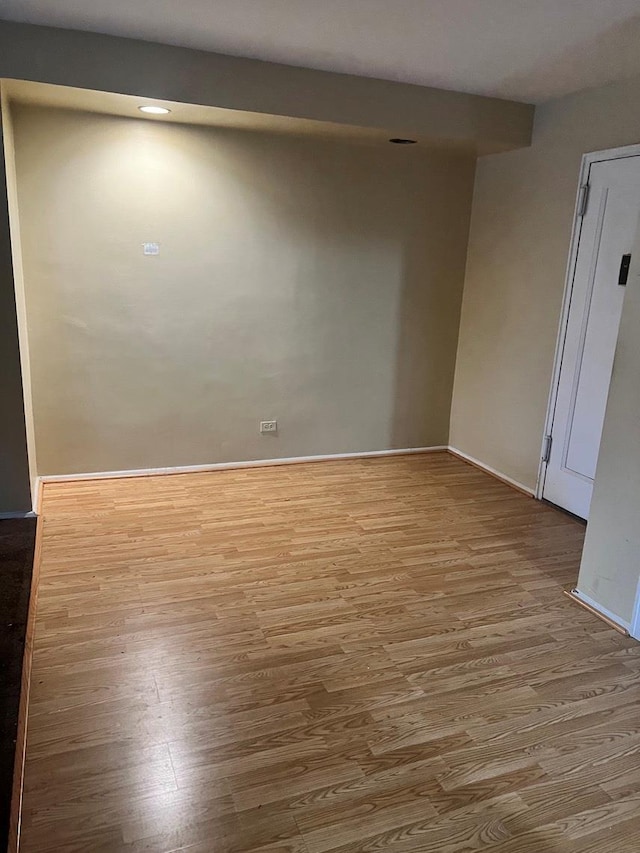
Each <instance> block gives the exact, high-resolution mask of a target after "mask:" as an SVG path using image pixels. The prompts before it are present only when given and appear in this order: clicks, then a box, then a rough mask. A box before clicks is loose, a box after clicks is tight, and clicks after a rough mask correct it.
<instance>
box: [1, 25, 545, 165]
mask: <svg viewBox="0 0 640 853" xmlns="http://www.w3.org/2000/svg"><path fill="white" fill-rule="evenodd" d="M0 77H6V78H14V79H18V80H34V81H38V82H41V83H58V84H60V85H62V86H75V87H78V88H81V89H94V90H96V91H105V92H116V93H118V94H128V95H140V96H143V97H146V98H159V99H166V100H169V101H178V102H185V103H189V104H201V105H204V106H213V107H223V108H226V109H230V110H245V111H249V112H256V113H265V114H267V115H276V116H289V117H291V118H299V119H312V120H317V121H321V122H333V123H336V124H344V125H350V126H354V125H355V126H357V127H366V128H379V129H383V130H385V131H390V133H389V135H390V136H407V135H416V136H418V137H421V138H424V139H430V140H436V139H437V140H440V141H444V142H445V143H447V144H452V143H453V144H456V145H467V146H471V147H474V148H476V147H477V148H478V149H479V150H483V151H489V150H493V151H501V150H507V149H510V148H517V147H520V146H522V145H528V144H529V143H530V141H531V126H532V122H533V112H534V108H533V107H532V106H531V105H529V104H521V103H517V102H515V101H506V100H502V99H499V98H488V97H481V96H478V95H469V94H464V93H461V92H449V91H445V90H443V89H434V88H429V87H427V86H414V85H410V84H407V83H396V82H391V81H388V80H375V79H371V78H366V77H357V76H354V75H351V74H335V73H332V72H327V71H315V70H311V69H308V68H294V67H292V66H289V65H280V64H277V63H273V62H261V61H259V60H255V59H244V58H241V57H234V56H224V55H223V54H219V53H207V52H204V51H198V50H189V49H187V48H181V47H173V46H170V45H162V44H154V43H152V42H147V41H138V40H135V39H125V38H118V37H114V36H105V35H99V34H97V33H89V32H78V31H73V30H62V29H57V28H52V27H35V26H30V25H28V24H16V23H12V22H9V21H0Z"/></svg>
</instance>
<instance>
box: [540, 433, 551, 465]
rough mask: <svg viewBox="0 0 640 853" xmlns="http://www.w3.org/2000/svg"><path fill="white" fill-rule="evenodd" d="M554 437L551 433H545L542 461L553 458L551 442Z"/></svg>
mask: <svg viewBox="0 0 640 853" xmlns="http://www.w3.org/2000/svg"><path fill="white" fill-rule="evenodd" d="M552 441H553V438H552V437H551V436H550V435H545V437H544V446H543V448H542V461H543V462H548V461H549V459H551V443H552Z"/></svg>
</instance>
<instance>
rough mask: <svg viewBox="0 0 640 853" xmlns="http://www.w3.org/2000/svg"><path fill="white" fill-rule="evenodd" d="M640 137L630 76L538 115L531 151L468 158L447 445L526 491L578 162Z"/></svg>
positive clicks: (636, 84) (636, 86)
mask: <svg viewBox="0 0 640 853" xmlns="http://www.w3.org/2000/svg"><path fill="white" fill-rule="evenodd" d="M639 141H640V79H638V78H635V79H633V80H629V81H626V82H623V83H617V84H613V85H610V86H606V87H602V88H599V89H594V90H591V91H587V92H583V93H581V94H578V95H573V96H571V97H567V98H562V99H559V100H557V101H552V102H550V103H548V104H546V105H544V106H542V107H539V108H538V110H537V111H536V120H535V125H534V136H533V144H532V147H531V148H530V149H526V150H521V151H512V152H508V153H505V154H496V155H491V156H488V157H483V158H481V159H480V160H479V161H478V168H477V172H476V184H475V194H474V202H473V212H472V222H471V231H470V238H469V251H468V260H467V271H466V278H465V289H464V299H463V309H462V317H461V326H460V339H459V347H458V358H457V365H456V377H455V386H454V395H453V405H452V413H451V443H452V445H453V446H455V447H457V448H459V449H460V450H462V451H463V452H465V453H468V454H469V455H471V456H473V457H475V458H477V459H480V460H482V462H484V463H485V464H487V465H490V466H491V467H493V468H495V469H496V470H498V471H501V472H502V473H504V474H506V475H507V476H509V477H512V478H513V479H515V480H517V481H518V482H520V483H522V484H523V485H525V486H528V487H529V488H533V487H535V484H536V477H537V471H538V464H539V459H540V451H541V446H542V437H543V431H544V422H545V416H546V409H547V401H548V395H549V389H550V384H551V374H552V368H553V358H554V351H555V344H556V337H557V332H558V323H559V318H560V310H561V303H562V296H563V292H564V282H565V272H566V265H567V256H568V251H569V241H570V235H571V226H572V220H573V211H574V204H575V197H576V190H577V186H578V175H579V170H580V163H581V158H582V155H583V154H584V153H586V152H588V151H596V150H601V149H604V148H612V147H616V146H621V145H630V144H633V143H637V142H639Z"/></svg>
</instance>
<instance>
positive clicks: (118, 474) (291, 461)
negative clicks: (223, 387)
mask: <svg viewBox="0 0 640 853" xmlns="http://www.w3.org/2000/svg"><path fill="white" fill-rule="evenodd" d="M445 450H448V447H447V445H446V444H443V445H435V446H433V447H405V448H401V449H398V450H364V451H362V452H360V453H329V454H324V455H319V456H290V457H286V458H284V459H252V460H249V461H245V462H213V463H211V464H209V465H179V466H176V467H173V468H137V469H133V470H130V471H92V472H88V473H84V474H43V475H42V476H40V477H38V494H39V493H40V487H41V484H43V483H66V482H72V481H75V480H115V479H121V478H124V477H154V476H162V475H165V474H197V473H204V472H206V471H229V470H233V469H235V468H267V467H271V466H273V465H298V464H300V463H301V462H332V461H336V460H340V459H367V458H369V457H377V456H407V455H409V454H413V453H438V452H442V451H445Z"/></svg>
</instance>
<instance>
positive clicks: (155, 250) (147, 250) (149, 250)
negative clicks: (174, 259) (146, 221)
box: [142, 243, 160, 255]
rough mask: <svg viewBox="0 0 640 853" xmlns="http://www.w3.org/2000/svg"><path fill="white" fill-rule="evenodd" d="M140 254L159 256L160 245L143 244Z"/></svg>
mask: <svg viewBox="0 0 640 853" xmlns="http://www.w3.org/2000/svg"><path fill="white" fill-rule="evenodd" d="M142 254H143V255H159V254H160V243H143V244H142Z"/></svg>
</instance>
